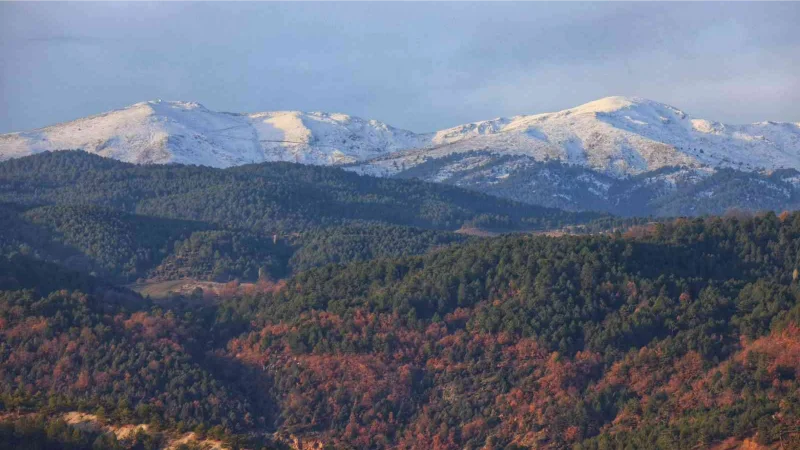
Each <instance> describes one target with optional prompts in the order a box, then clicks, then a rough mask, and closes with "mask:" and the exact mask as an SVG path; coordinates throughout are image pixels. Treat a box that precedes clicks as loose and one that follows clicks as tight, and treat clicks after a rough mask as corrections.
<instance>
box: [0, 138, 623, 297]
mask: <svg viewBox="0 0 800 450" xmlns="http://www.w3.org/2000/svg"><path fill="white" fill-rule="evenodd" d="M0 212H2V215H1V216H0V224H2V229H0V251H2V253H4V254H11V253H14V252H16V253H22V254H28V255H32V256H34V257H37V258H39V259H43V260H48V261H55V262H59V263H61V264H63V265H65V266H67V267H68V268H71V269H75V270H78V271H82V272H85V273H95V274H98V275H100V276H103V277H107V278H109V279H111V280H113V281H116V282H133V281H136V280H140V279H151V280H155V281H158V280H174V279H184V278H190V279H198V280H212V281H223V282H227V281H230V280H234V279H239V280H242V281H256V280H258V279H262V278H265V277H266V278H271V279H275V278H283V277H285V276H287V275H288V274H290V273H292V272H296V271H298V270H304V269H307V268H309V267H313V266H317V265H324V264H327V263H344V262H348V261H360V260H367V259H370V258H374V257H381V256H383V257H386V256H402V255H409V254H419V253H424V252H426V251H429V250H431V249H435V248H440V247H441V246H445V245H448V244H450V243H454V242H461V241H463V240H465V239H466V237H465V236H463V235H459V234H455V233H454V231H456V230H458V229H459V228H462V227H467V228H470V229H476V228H477V229H482V230H497V231H529V230H546V229H552V228H559V227H561V226H564V225H574V224H580V223H586V222H588V221H591V220H595V219H601V220H603V221H605V222H603V224H605V225H603V226H606V225H607V223H606V222H607V221H608V220H609V217H608V216H602V215H599V214H594V213H568V212H564V211H560V210H557V209H551V208H543V207H536V206H530V205H523V204H519V203H514V202H511V201H508V200H502V199H498V198H495V197H491V196H488V195H484V194H478V193H474V192H471V191H467V190H463V189H460V188H455V187H448V186H444V185H439V184H432V183H424V182H419V181H414V180H409V181H404V180H391V179H379V178H372V177H368V176H361V175H357V174H354V173H350V172H346V171H343V170H340V169H336V168H329V167H316V166H304V165H299V164H291V163H263V164H256V165H249V166H241V167H236V168H230V169H214V168H208V167H198V166H181V165H167V166H137V165H133V164H127V163H122V162H119V161H115V160H112V159H105V158H102V157H99V156H96V155H91V154H88V153H85V152H80V151H73V152H54V153H45V154H41V155H35V156H31V157H27V158H21V159H16V160H10V161H6V162H3V163H0Z"/></svg>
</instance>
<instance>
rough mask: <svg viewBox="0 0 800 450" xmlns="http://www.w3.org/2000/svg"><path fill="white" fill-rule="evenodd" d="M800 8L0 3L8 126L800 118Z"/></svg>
mask: <svg viewBox="0 0 800 450" xmlns="http://www.w3.org/2000/svg"><path fill="white" fill-rule="evenodd" d="M798 24H800V3H770V4H766V3H613V4H612V3H592V4H582V3H558V4H555V3H524V4H523V3H436V4H433V3H403V4H400V3H346V4H333V3H291V4H276V3H257V4H253V3H248V4H244V3H201V4H191V3H129V4H125V3H102V4H100V3H72V4H58V3H37V4H31V3H0V58H1V59H0V61H1V62H0V132H8V131H18V130H24V129H29V128H34V127H40V126H45V125H49V124H52V123H55V122H60V121H65V120H71V119H75V118H78V117H82V116H85V115H89V114H94V113H98V112H102V111H107V110H110V109H115V108H120V107H123V106H126V105H129V104H132V103H136V102H139V101H144V100H151V99H156V98H162V99H165V100H187V101H198V102H200V103H202V104H204V105H205V106H207V107H208V108H210V109H215V110H223V111H236V112H252V111H265V110H282V109H298V110H318V111H331V112H333V111H336V112H345V113H349V114H353V115H357V116H361V117H366V118H375V119H379V120H383V121H385V122H388V123H390V124H392V125H395V126H399V127H403V128H408V129H410V130H413V131H418V132H420V131H430V130H434V129H439V128H444V127H448V126H453V125H456V124H460V123H464V122H470V121H475V120H482V119H489V118H493V117H497V116H511V115H515V114H531V113H538V112H547V111H553V110H559V109H564V108H568V107H572V106H576V105H578V104H581V103H585V102H587V101H590V100H593V99H596V98H600V97H604V96H608V95H630V96H634V95H636V96H642V97H647V98H650V99H653V100H658V101H661V102H664V103H668V104H671V105H673V106H677V107H679V108H681V109H683V110H684V111H686V112H688V113H690V114H692V115H695V116H699V117H703V118H708V119H715V120H721V121H726V122H732V123H741V122H753V121H758V120H778V121H800V25H798Z"/></svg>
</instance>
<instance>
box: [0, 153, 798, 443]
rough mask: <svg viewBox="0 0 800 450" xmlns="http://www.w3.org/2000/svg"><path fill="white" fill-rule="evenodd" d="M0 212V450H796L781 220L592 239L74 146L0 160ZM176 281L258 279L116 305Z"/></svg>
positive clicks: (376, 184)
mask: <svg viewBox="0 0 800 450" xmlns="http://www.w3.org/2000/svg"><path fill="white" fill-rule="evenodd" d="M248 185H252V186H253V188H252V190H251V191H250V192H251V193H247V194H245V191H247V189H246V187H247V186H248ZM429 189H430V191H429V192H426V191H428V190H429ZM278 193H280V195H278ZM240 195H246V197H243V198H240V197H239V196H240ZM301 200H302V201H301ZM0 201H2V202H4V203H2V204H0V213H2V214H0V225H2V232H1V233H0V250H2V255H0V448H42V449H44V448H74V449H90V448H91V449H100V448H160V447H162V446H163V445H165V443H166V442H167V440H168V439H169V437H170V436H173V435H177V434H180V433H186V432H189V431H192V432H195V433H196V436H200V437H204V438H208V439H214V440H222V441H223V442H225V443H226V445H227V446H229V447H231V448H293V447H294V448H298V447H299V446H300V445H299V444H298V442H299V441H302V442H303V443H304V445H306V444H307V445H316V444H319V447H318V448H336V449H350V448H372V449H383V448H394V449H453V450H455V449H462V448H466V449H501V448H511V449H514V448H543V449H574V450H579V449H580V450H588V449H621V450H622V449H642V448H647V449H697V448H717V449H720V450H721V449H732V448H751V449H764V448H769V449H790V448H800V381H799V380H800V304H799V303H798V299H799V298H800V285H798V283H800V213H782V214H780V215H776V214H773V213H766V214H760V215H755V216H746V215H730V216H727V217H703V218H692V219H684V218H679V219H670V220H664V221H660V222H652V221H650V220H649V219H626V220H619V219H616V218H613V217H610V216H600V215H594V214H583V215H575V214H571V213H565V212H560V211H557V210H549V209H543V208H531V209H528V208H529V207H525V206H522V205H519V204H514V203H510V202H506V201H503V200H497V199H493V198H492V197H488V196H481V195H477V194H473V193H469V192H467V191H461V190H459V189H457V188H452V187H450V188H445V187H435V185H429V184H425V183H420V182H417V181H413V180H410V181H399V180H377V179H370V178H366V177H359V176H357V175H353V174H349V173H347V172H343V171H339V170H336V169H324V168H315V167H307V166H299V165H291V164H261V165H254V166H245V167H241V168H237V169H226V170H219V169H207V168H200V167H185V166H156V167H140V166H132V165H128V164H123V163H119V162H115V161H109V160H105V159H102V158H98V157H95V156H91V155H87V154H84V153H79V152H74V153H72V152H63V153H61V154H46V155H38V156H34V157H30V158H23V159H20V160H12V161H7V162H4V163H0ZM226 202H230V204H226ZM251 202H252V203H251ZM262 208H263V209H262ZM387 211H391V213H389V212H387ZM384 213H385V214H386V215H385V216H382V214H384ZM462 227H464V228H467V227H475V228H480V229H483V230H494V231H499V230H504V231H509V230H514V231H516V232H515V233H511V234H505V235H501V236H496V237H467V236H464V235H463V234H457V233H454V232H453V231H455V230H458V229H460V228H462ZM553 229H559V230H575V231H579V232H580V234H577V235H564V236H559V237H551V236H547V235H542V234H537V233H532V231H545V230H553ZM523 231H525V232H523ZM600 231H602V232H600ZM184 277H186V278H197V279H208V280H214V279H216V280H221V281H228V280H231V279H234V278H237V279H242V280H261V281H262V282H263V283H262V288H261V289H254V290H252V291H248V292H240V291H235V292H232V293H231V294H230V295H225V296H220V297H219V298H215V299H213V301H210V302H201V303H197V302H193V301H191V299H189V298H183V297H181V296H175V297H172V298H169V299H166V300H163V301H162V300H159V301H157V300H154V299H150V298H147V297H142V296H141V295H139V294H137V293H135V292H132V291H130V290H128V289H127V288H125V287H124V286H122V284H125V283H129V282H131V281H133V280H136V279H140V278H152V279H175V278H184ZM76 411H79V412H83V413H86V414H91V415H92V416H93V417H96V418H97V419H96V420H97V421H98V422H100V423H102V424H104V425H106V426H110V425H124V424H146V425H147V426H148V428H147V429H148V432H147V433H139V434H138V435H136V436H133V437H130V438H125V439H116V438H115V437H112V435H109V434H108V433H103V432H98V431H91V430H88V431H87V430H84V429H80V428H77V427H75V426H72V425H70V424H68V423H66V422H65V421H64V419H63V417H64V414H67V413H71V412H76ZM306 448H308V447H306Z"/></svg>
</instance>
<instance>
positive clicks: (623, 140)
mask: <svg viewBox="0 0 800 450" xmlns="http://www.w3.org/2000/svg"><path fill="white" fill-rule="evenodd" d="M430 142H431V144H430V145H429V147H427V148H424V149H416V150H409V151H405V152H398V153H394V154H390V155H382V156H379V157H376V158H374V159H373V160H370V161H368V162H366V163H364V164H361V165H359V167H358V170H359V171H360V172H364V173H370V174H374V175H393V174H396V173H399V172H401V171H403V170H407V169H409V168H411V167H414V166H416V165H419V164H422V163H424V162H425V161H429V160H431V159H438V158H442V157H445V156H450V155H453V154H459V153H469V152H474V151H490V152H492V153H493V154H495V155H511V156H517V157H520V156H523V157H528V158H530V159H531V160H533V161H551V160H557V161H561V162H563V163H566V164H569V165H575V166H580V167H586V168H589V169H592V170H595V171H598V172H602V173H604V174H606V175H609V176H612V177H616V178H622V177H625V176H628V175H636V174H640V173H644V172H648V171H652V170H656V169H660V168H662V167H672V166H680V167H730V168H735V169H740V170H764V169H780V168H794V169H800V123H775V122H760V123H755V124H751V125H725V124H722V123H719V122H712V121H709V120H704V119H696V118H693V117H691V116H689V115H688V114H686V113H684V112H683V111H681V110H679V109H677V108H674V107H672V106H668V105H664V104H661V103H657V102H654V101H651V100H646V99H642V98H635V97H634V98H628V97H607V98H603V99H600V100H596V101H593V102H590V103H587V104H585V105H581V106H578V107H576V108H572V109H567V110H564V111H559V112H555V113H546V114H536V115H531V116H517V117H512V118H499V119H493V120H488V121H484V122H475V123H471V124H466V125H461V126H458V127H454V128H450V129H447V130H442V131H439V132H436V133H435V134H434V135H433V136H432V137H431V139H430ZM484 162H485V160H478V161H475V160H473V161H467V162H465V163H466V164H467V165H468V166H469V168H475V167H478V166H480V165H481V164H482V163H484ZM462 166H463V165H462ZM466 168H467V167H450V169H453V170H456V171H461V170H464V169H466ZM509 168H513V166H512V167H509ZM439 175H440V178H447V176H448V171H443V172H440V173H439ZM502 175H504V174H498V176H502Z"/></svg>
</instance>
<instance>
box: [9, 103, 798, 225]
mask: <svg viewBox="0 0 800 450" xmlns="http://www.w3.org/2000/svg"><path fill="white" fill-rule="evenodd" d="M66 149H82V150H85V151H88V152H91V153H97V154H99V155H102V156H107V157H111V158H115V159H120V160H123V161H127V162H133V163H140V164H151V163H184V164H202V165H208V166H214V167H228V166H234V165H239V164H246V163H252V162H263V161H291V162H302V163H308V164H325V165H341V166H343V167H344V168H346V169H347V170H351V171H354V172H358V173H362V174H367V175H374V176H384V177H401V178H403V177H405V178H409V177H413V178H420V179H423V180H428V181H433V182H440V183H448V184H453V185H457V186H461V187H465V188H469V189H474V190H478V191H482V192H486V193H490V194H494V195H498V196H502V197H508V198H511V199H515V200H519V201H523V202H528V203H534V204H541V205H546V206H554V207H559V208H565V209H572V210H584V209H595V210H605V211H611V212H614V213H618V214H638V215H641V214H662V215H672V214H703V213H718V212H722V211H724V210H725V209H727V208H731V207H742V208H748V209H759V208H767V209H777V208H784V207H795V206H798V205H800V173H798V172H797V171H798V170H800V123H775V122H759V123H754V124H750V125H726V124H722V123H719V122H714V121H710V120H705V119H699V118H695V117H692V116H690V115H689V114H686V113H684V112H683V111H681V110H679V109H677V108H674V107H672V106H668V105H664V104H661V103H657V102H654V101H651V100H646V99H641V98H635V97H634V98H629V97H607V98H603V99H600V100H596V101H593V102H590V103H587V104H585V105H581V106H578V107H575V108H571V109H567V110H564V111H559V112H554V113H545V114H535V115H527V116H517V117H511V118H499V119H493V120H488V121H483V122H475V123H470V124H465V125H460V126H457V127H453V128H449V129H446V130H441V131H437V132H433V133H425V134H415V133H413V132H411V131H406V130H401V129H397V128H393V127H391V126H389V125H386V124H384V123H381V122H378V121H375V120H365V119H360V118H357V117H351V116H348V115H345V114H330V113H319V112H316V113H303V112H296V111H281V112H262V113H252V114H235V113H224V112H215V111H210V110H208V109H206V108H204V107H203V106H201V105H199V104H197V103H184V102H162V101H154V102H144V103H138V104H135V105H132V106H130V107H127V108H124V109H120V110H116V111H111V112H108V113H105V114H100V115H96V116H91V117H87V118H84V119H79V120H76V121H73V122H67V123H63V124H59V125H54V126H50V127H47V128H42V129H39V130H33V131H29V132H21V133H11V134H5V135H0V160H2V159H7V158H13V157H19V156H25V155H29V154H32V153H38V152H42V151H47V150H66Z"/></svg>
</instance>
